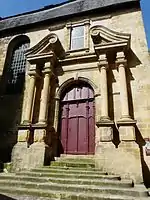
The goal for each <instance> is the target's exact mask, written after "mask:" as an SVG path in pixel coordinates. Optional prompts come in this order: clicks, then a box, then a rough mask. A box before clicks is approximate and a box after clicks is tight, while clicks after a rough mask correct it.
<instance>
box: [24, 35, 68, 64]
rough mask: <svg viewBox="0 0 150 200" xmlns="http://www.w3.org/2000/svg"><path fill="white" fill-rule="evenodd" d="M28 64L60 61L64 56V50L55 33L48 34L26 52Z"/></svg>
mask: <svg viewBox="0 0 150 200" xmlns="http://www.w3.org/2000/svg"><path fill="white" fill-rule="evenodd" d="M25 55H26V57H27V60H28V61H29V63H31V64H35V63H37V62H38V63H39V62H41V63H45V62H47V61H48V60H57V58H59V59H61V58H63V57H64V55H65V51H64V48H63V46H62V44H61V42H60V40H59V38H58V36H57V35H56V34H55V33H50V34H48V35H47V36H46V37H45V38H43V39H42V40H41V41H40V42H39V43H37V44H36V45H35V46H33V47H32V48H30V49H29V50H27V51H26V54H25Z"/></svg>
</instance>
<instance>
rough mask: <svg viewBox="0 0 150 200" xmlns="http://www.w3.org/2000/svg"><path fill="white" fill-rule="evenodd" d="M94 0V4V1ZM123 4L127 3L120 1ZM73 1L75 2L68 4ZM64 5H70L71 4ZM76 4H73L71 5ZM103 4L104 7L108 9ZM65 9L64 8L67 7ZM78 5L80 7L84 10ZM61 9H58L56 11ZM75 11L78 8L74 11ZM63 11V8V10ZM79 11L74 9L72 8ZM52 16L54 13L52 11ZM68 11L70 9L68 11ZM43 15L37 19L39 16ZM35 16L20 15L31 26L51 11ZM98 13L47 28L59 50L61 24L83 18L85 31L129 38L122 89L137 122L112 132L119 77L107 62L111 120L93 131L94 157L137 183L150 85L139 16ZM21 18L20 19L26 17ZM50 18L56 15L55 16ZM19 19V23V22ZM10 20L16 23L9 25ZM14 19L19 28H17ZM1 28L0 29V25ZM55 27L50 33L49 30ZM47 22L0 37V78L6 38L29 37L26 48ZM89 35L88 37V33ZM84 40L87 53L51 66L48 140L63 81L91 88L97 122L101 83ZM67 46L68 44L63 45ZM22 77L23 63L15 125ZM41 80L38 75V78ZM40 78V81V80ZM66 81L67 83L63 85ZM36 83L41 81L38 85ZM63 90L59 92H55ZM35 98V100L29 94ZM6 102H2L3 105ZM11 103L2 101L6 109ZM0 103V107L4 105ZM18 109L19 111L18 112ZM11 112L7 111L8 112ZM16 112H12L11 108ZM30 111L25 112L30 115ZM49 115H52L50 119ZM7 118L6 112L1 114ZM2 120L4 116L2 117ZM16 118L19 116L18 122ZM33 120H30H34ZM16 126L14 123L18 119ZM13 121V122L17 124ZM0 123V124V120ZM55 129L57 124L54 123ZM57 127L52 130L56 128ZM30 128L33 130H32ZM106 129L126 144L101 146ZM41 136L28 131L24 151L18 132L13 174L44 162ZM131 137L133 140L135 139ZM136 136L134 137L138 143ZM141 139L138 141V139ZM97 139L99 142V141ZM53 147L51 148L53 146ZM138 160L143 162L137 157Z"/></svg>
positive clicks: (149, 115)
mask: <svg viewBox="0 0 150 200" xmlns="http://www.w3.org/2000/svg"><path fill="white" fill-rule="evenodd" d="M76 2H77V4H78V3H79V4H80V6H81V2H83V1H76ZM87 2H88V3H87V4H86V3H85V1H84V3H85V5H84V6H85V8H86V9H88V5H92V8H93V6H95V5H97V4H93V3H92V1H87ZM94 2H95V1H94ZM101 2H102V1H97V3H98V5H99V6H100V5H102V4H101ZM106 2H107V3H108V4H111V3H114V1H111V2H110V1H105V2H104V3H106ZM117 2H118V3H120V2H121V3H123V2H124V0H122V1H117ZM126 2H129V1H126ZM74 3H75V2H74ZM74 3H70V5H72V4H74ZM75 4H76V3H75ZM108 4H107V5H108ZM68 5H69V4H68ZM84 6H83V8H84ZM62 8H63V7H62ZM76 9H77V10H78V9H79V8H76ZM67 11H68V10H67ZM78 11H79V10H78ZM53 12H55V9H54V10H53ZM70 12H72V11H70ZM42 13H43V14H44V15H43V14H42ZM40 14H41V18H39V17H38V18H37V17H35V15H36V16H39V14H38V13H36V14H30V15H27V16H26V17H27V18H28V17H29V18H30V17H31V18H30V20H31V21H32V20H33V21H32V22H36V20H43V19H45V18H42V17H44V16H46V17H48V18H49V17H50V15H52V14H53V13H51V12H49V10H45V11H43V12H40ZM99 15H100V13H98V14H97V13H95V16H92V14H91V15H90V18H89V17H85V18H84V16H80V17H81V19H80V17H79V18H78V19H77V18H73V17H72V18H71V19H70V18H68V19H66V21H63V19H62V20H61V19H60V20H59V22H58V24H62V25H63V26H58V24H57V19H56V22H55V23H54V24H53V29H52V31H51V32H52V33H55V34H56V35H57V36H58V38H59V40H60V42H61V44H62V46H63V47H64V49H65V51H67V50H68V49H67V48H68V46H67V45H69V44H70V43H67V44H66V41H68V37H69V33H67V34H66V27H65V28H63V27H64V25H65V24H66V23H71V24H73V25H77V24H78V23H79V24H80V23H81V24H82V21H84V20H87V18H88V19H89V21H90V27H92V26H96V25H104V26H105V27H107V28H109V29H112V30H114V31H117V32H119V33H128V34H131V48H130V50H129V52H128V53H127V55H126V57H127V60H128V62H127V66H126V70H125V71H126V78H127V90H128V103H129V112H130V113H129V114H130V115H131V117H132V118H134V119H136V120H137V124H136V126H135V129H134V128H133V127H126V126H120V128H119V129H118V126H117V125H116V124H117V121H118V120H119V119H120V118H121V102H120V88H121V86H120V81H119V73H118V69H117V68H116V67H115V66H114V63H111V59H110V63H109V67H108V71H107V75H108V97H109V98H108V104H109V106H108V109H109V115H110V118H111V120H113V121H114V124H115V128H110V127H107V128H98V127H96V128H95V138H96V140H95V143H96V148H95V154H96V156H98V158H99V160H100V162H99V163H98V166H100V167H103V168H104V169H106V170H107V171H109V172H114V173H115V174H119V175H121V176H122V175H123V176H127V177H132V176H133V178H135V179H136V178H137V181H141V180H142V179H141V177H142V176H141V161H140V156H141V158H142V153H141V154H140V152H139V148H138V145H139V146H140V148H141V149H142V145H143V138H147V137H149V131H150V98H149V95H150V81H149V74H150V68H149V66H150V58H149V53H148V51H147V45H146V38H145V33H144V27H143V22H142V15H141V11H140V10H139V8H138V9H128V11H127V10H119V9H118V10H117V11H116V12H112V13H110V12H109V16H108V15H107V16H102V17H100V16H99ZM26 17H25V18H26ZM55 17H56V16H55ZM25 18H24V16H18V17H17V18H10V19H6V20H4V21H3V20H2V21H1V22H0V24H1V25H2V27H1V28H2V29H3V28H7V27H10V26H11V25H12V26H16V25H21V23H24V22H25V21H26V19H25ZM20 19H22V21H20ZM11 20H12V21H13V22H15V23H11V24H10V23H8V24H7V27H6V26H5V22H7V21H9V22H12V21H11ZM15 20H16V21H15ZM18 20H19V24H18ZM30 20H28V23H30ZM3 25H4V26H3ZM54 27H55V29H54ZM51 28H52V27H51V24H49V23H48V24H47V25H46V24H45V27H44V28H42V27H41V28H39V27H37V28H35V29H32V28H31V27H30V30H29V29H28V27H26V30H23V29H20V30H21V32H17V33H16V35H15V34H14V35H12V36H6V37H5V36H3V37H1V38H0V74H2V73H3V71H4V70H5V69H4V66H5V58H6V54H7V48H8V44H9V42H10V40H11V39H12V38H15V37H16V36H18V35H19V34H20V33H21V34H25V35H27V36H28V37H29V39H30V42H31V47H32V46H33V45H36V44H37V43H38V42H39V41H41V40H42V39H43V37H45V36H46V35H48V34H49V30H48V29H51ZM88 34H89V35H88ZM86 35H87V38H88V37H89V40H90V41H89V49H88V52H87V51H85V50H81V51H75V52H66V59H64V60H63V59H62V60H59V59H58V62H56V64H55V67H54V69H55V70H54V72H55V73H54V76H53V77H52V78H51V80H50V86H51V90H52V91H51V93H50V98H49V102H48V109H47V110H48V120H47V124H48V125H47V127H46V128H47V129H46V137H48V138H49V136H51V135H52V134H51V131H50V129H51V128H52V127H53V126H54V127H55V131H56V132H57V127H58V126H57V125H58V122H59V114H60V110H59V105H58V106H57V108H55V97H57V99H58V101H59V98H60V97H61V96H60V95H61V93H59V91H60V90H59V89H60V88H63V86H64V85H65V86H67V83H68V84H70V83H71V81H74V82H76V81H78V80H84V81H86V82H87V83H88V84H90V85H91V87H93V90H94V94H95V101H96V102H95V115H96V116H95V118H96V121H99V120H100V118H101V107H102V96H101V89H100V85H101V79H100V71H99V69H98V66H97V63H98V56H97V55H96V54H95V52H94V47H93V41H92V39H91V38H90V33H86ZM69 42H70V41H69ZM102 42H103V44H106V43H105V42H107V40H106V41H105V40H102ZM27 74H28V64H27V68H26V79H25V91H24V96H23V99H24V100H23V105H22V104H21V109H20V111H21V113H22V116H21V122H23V121H24V120H25V113H26V108H27V102H28V101H27V99H28V97H29V95H30V94H28V91H29V76H28V75H27ZM40 78H41V77H40ZM40 80H42V78H41V79H40ZM54 80H55V81H54ZM68 80H71V81H70V82H68ZM41 82H42V81H41ZM37 85H38V84H37V83H36V91H38V90H39V91H40V92H41V90H40V89H39V87H41V88H42V83H41V86H37ZM61 91H63V90H61ZM35 98H36V96H35ZM40 100H41V99H40V96H39V98H38V99H37V101H36V105H34V106H35V107H37V108H38V109H39V105H40ZM5 102H6V101H5ZM11 103H12V101H10V102H7V103H6V104H7V105H10V104H11ZM7 105H6V107H8V106H7ZM34 106H32V110H31V111H32V112H33V113H34V109H35V107H34ZM38 109H37V116H36V118H37V120H34V119H33V121H32V123H36V122H37V121H38V117H39V116H38V113H39V112H38ZM20 111H19V112H20ZM10 112H11V111H10ZM16 112H17V109H16ZM32 112H31V113H32ZM1 113H2V119H4V118H5V117H6V113H8V112H6V110H3V109H1ZM54 113H57V114H58V116H55V114H54ZM7 115H8V114H7ZM4 116H5V117H4ZM13 116H14V118H13V119H15V120H12V121H11V127H13V128H14V129H13V130H16V129H17V126H16V124H17V122H16V121H17V119H18V118H17V116H18V115H17V114H16V113H14V114H13ZM19 119H20V118H19ZM35 121H36V122H35ZM19 122H20V121H19ZM19 122H18V123H19ZM0 123H1V124H3V121H0ZM8 123H9V120H8V121H7V120H6V124H8ZM59 125H60V124H59ZM59 128H60V127H58V130H59ZM34 129H35V128H34ZM112 131H113V133H117V134H118V135H119V136H120V139H121V140H126V143H123V142H121V143H120V145H119V146H118V148H116V147H117V145H118V144H115V145H116V147H115V145H114V144H113V143H112V142H105V141H106V140H112ZM44 134H45V133H44V132H43V131H41V130H39V129H38V130H34V139H35V140H34V141H35V143H34V144H32V145H31V146H30V147H29V148H27V143H26V142H24V141H25V137H26V130H25V134H23V135H22V134H19V137H18V141H19V143H17V144H16V145H15V147H14V149H13V153H12V161H13V162H14V168H16V170H18V169H19V168H21V169H22V168H24V167H25V168H28V167H33V166H36V165H42V164H43V162H44V154H45V147H44V144H43V143H40V142H41V141H43V137H45V136H44ZM135 135H136V138H135ZM55 138H56V139H55V141H56V142H55V143H57V142H58V139H59V133H58V134H56V137H55ZM139 138H140V139H139ZM141 138H142V139H141ZM5 139H7V141H10V140H11V137H10V136H7V137H5ZM132 139H133V140H135V139H136V141H137V143H138V145H136V143H134V142H133V144H132V145H131V143H130V142H128V140H132ZM49 141H50V142H49V144H48V145H49V146H48V148H50V149H49V151H48V157H49V158H52V157H53V155H54V154H53V150H52V149H53V144H54V143H53V140H51V139H50V140H49ZM102 141H103V142H102ZM56 146H57V144H56ZM54 149H55V152H56V153H55V156H57V150H58V149H57V150H56V148H55V147H54ZM142 159H143V158H142ZM144 162H145V163H146V166H147V167H148V168H150V162H149V157H146V155H144V160H143V163H144Z"/></svg>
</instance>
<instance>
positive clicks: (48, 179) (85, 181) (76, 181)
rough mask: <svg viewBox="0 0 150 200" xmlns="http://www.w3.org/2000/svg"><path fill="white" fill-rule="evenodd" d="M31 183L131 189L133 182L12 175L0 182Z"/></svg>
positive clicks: (4, 175) (5, 176) (2, 176)
mask: <svg viewBox="0 0 150 200" xmlns="http://www.w3.org/2000/svg"><path fill="white" fill-rule="evenodd" d="M3 180H4V181H5V180H6V181H7V182H8V181H9V180H15V181H29V182H36V183H60V184H77V185H94V186H109V187H118V188H120V187H121V188H129V187H132V186H133V184H132V181H130V180H121V181H119V180H115V181H114V180H109V179H108V180H106V179H100V180H95V179H74V178H59V177H45V178H44V177H29V176H17V175H10V174H3V175H2V174H1V175H0V181H3Z"/></svg>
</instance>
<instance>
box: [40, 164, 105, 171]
mask: <svg viewBox="0 0 150 200" xmlns="http://www.w3.org/2000/svg"><path fill="white" fill-rule="evenodd" d="M39 168H45V169H60V170H61V169H62V170H63V169H69V170H77V171H89V172H104V171H103V170H102V169H100V168H95V167H94V168H86V167H70V166H69V167H68V166H59V165H58V166H52V165H50V166H44V167H39Z"/></svg>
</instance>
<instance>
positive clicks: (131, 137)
mask: <svg viewBox="0 0 150 200" xmlns="http://www.w3.org/2000/svg"><path fill="white" fill-rule="evenodd" d="M135 124H136V121H135V120H132V119H130V120H120V121H118V122H117V125H118V128H119V136H120V140H121V141H135V140H136V136H135Z"/></svg>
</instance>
